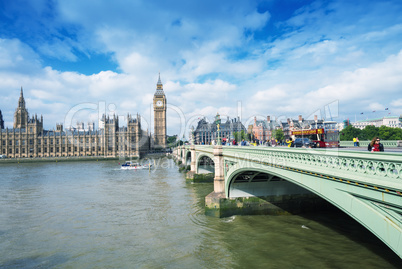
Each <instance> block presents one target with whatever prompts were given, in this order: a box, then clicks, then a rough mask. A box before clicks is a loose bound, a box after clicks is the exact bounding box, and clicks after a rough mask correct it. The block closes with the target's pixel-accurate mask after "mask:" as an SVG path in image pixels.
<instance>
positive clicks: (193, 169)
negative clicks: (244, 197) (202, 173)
mask: <svg viewBox="0 0 402 269" xmlns="http://www.w3.org/2000/svg"><path fill="white" fill-rule="evenodd" d="M190 150H191V172H194V173H195V172H197V171H196V170H197V167H195V161H196V160H195V159H196V155H195V146H194V145H191V147H190Z"/></svg>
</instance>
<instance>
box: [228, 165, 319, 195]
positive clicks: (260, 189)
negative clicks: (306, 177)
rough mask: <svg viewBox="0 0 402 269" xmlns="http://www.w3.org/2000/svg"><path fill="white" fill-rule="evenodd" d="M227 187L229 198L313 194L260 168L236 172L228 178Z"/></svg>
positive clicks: (242, 169) (280, 176)
mask: <svg viewBox="0 0 402 269" xmlns="http://www.w3.org/2000/svg"><path fill="white" fill-rule="evenodd" d="M227 186H228V188H227V193H226V195H227V197H228V198H236V197H248V196H260V197H261V196H279V195H293V194H311V193H312V191H311V190H309V189H308V188H305V187H304V186H300V185H298V184H295V183H294V182H292V181H291V180H289V179H288V178H286V177H283V176H282V175H280V174H278V173H275V172H274V173H272V171H266V170H264V169H258V168H253V169H250V168H248V169H247V168H241V169H238V170H236V171H235V172H234V173H232V174H231V175H230V177H229V178H228V181H227Z"/></svg>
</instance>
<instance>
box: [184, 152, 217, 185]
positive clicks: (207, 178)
mask: <svg viewBox="0 0 402 269" xmlns="http://www.w3.org/2000/svg"><path fill="white" fill-rule="evenodd" d="M190 151H191V165H190V171H188V172H187V173H186V180H188V181H192V182H196V183H200V182H212V180H213V178H212V177H213V174H197V166H196V164H197V163H196V158H197V155H196V152H195V146H194V145H192V146H190Z"/></svg>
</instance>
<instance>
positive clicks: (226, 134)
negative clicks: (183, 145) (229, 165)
mask: <svg viewBox="0 0 402 269" xmlns="http://www.w3.org/2000/svg"><path fill="white" fill-rule="evenodd" d="M218 124H219V129H220V136H221V139H222V140H223V141H226V140H232V139H233V138H234V136H233V133H234V132H241V131H244V132H247V130H246V128H245V127H244V125H243V124H242V123H241V121H240V119H239V118H237V119H236V118H234V119H229V117H228V118H227V120H226V122H224V123H222V120H221V118H220V115H219V114H217V115H216V116H215V121H214V122H212V123H209V122H207V120H206V119H205V118H202V119H201V120H200V121H198V124H197V128H196V129H195V131H194V132H193V134H191V138H192V139H194V143H195V144H197V145H201V144H203V145H208V144H211V143H212V141H214V140H215V141H216V140H217V139H218Z"/></svg>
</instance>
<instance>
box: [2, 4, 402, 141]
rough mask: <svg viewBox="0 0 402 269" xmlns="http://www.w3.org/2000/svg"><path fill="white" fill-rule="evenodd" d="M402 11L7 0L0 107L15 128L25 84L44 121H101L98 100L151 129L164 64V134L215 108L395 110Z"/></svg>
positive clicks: (401, 105) (401, 70)
mask: <svg viewBox="0 0 402 269" xmlns="http://www.w3.org/2000/svg"><path fill="white" fill-rule="evenodd" d="M401 14H402V2H401V1H399V0H394V1H392V0H391V1H369V0H364V1H363V0H362V1H359V0H357V1H300V0H275V1H274V0H271V1H242V0H230V1H229V0H222V1H209V0H204V1H141V0H135V1H123V0H116V1H106V0H104V1H102V0H99V1H82V0H81V1H76V0H69V1H56V0H53V1H45V0H25V1H22V0H13V1H5V0H3V1H0V96H1V99H0V110H2V112H3V116H4V120H5V122H6V126H8V127H12V121H13V113H14V110H15V108H16V106H17V103H18V97H19V94H20V88H21V86H22V87H23V89H24V96H25V99H26V103H27V108H28V111H29V112H30V114H31V115H32V114H35V113H36V114H38V115H39V114H43V117H44V121H45V128H47V129H52V128H55V124H56V123H59V122H61V123H65V124H67V123H68V122H72V123H73V124H74V122H75V121H84V122H88V121H89V120H94V121H96V120H97V116H98V114H99V112H97V111H96V109H94V105H96V106H98V107H99V111H102V112H106V113H116V114H117V115H120V118H121V120H120V123H121V125H124V122H125V116H126V115H127V113H131V114H137V113H139V114H140V115H141V116H142V117H143V128H144V129H147V128H149V129H152V128H153V127H152V124H151V122H152V120H151V119H152V116H151V103H152V97H153V94H154V92H155V89H156V82H157V80H158V72H160V73H161V80H162V83H163V84H164V90H165V93H166V95H167V100H168V104H169V109H168V134H169V135H173V134H181V133H183V132H184V133H185V134H187V133H188V128H189V126H191V125H195V124H196V121H197V120H198V118H200V117H204V116H205V117H207V118H208V119H210V120H212V118H213V116H214V115H215V114H216V113H217V112H219V113H220V114H221V115H222V116H224V117H226V116H230V117H232V118H233V117H236V116H240V117H241V120H242V121H243V123H245V124H247V123H250V122H252V120H253V118H254V116H256V117H258V118H266V116H267V115H270V116H271V118H275V119H283V120H284V119H286V118H297V116H298V115H303V117H305V118H311V117H312V116H313V115H314V114H318V115H319V117H321V116H322V117H325V118H326V119H330V118H332V119H333V120H336V121H342V120H344V119H345V118H350V119H351V120H352V121H354V119H355V117H356V119H357V120H361V119H365V118H375V117H382V116H385V115H388V113H391V115H398V116H399V115H400V114H402V16H401ZM328 108H329V109H328ZM386 108H388V110H385V109H386ZM72 111H75V112H74V113H72ZM328 111H330V113H328ZM373 111H376V112H373ZM362 112H363V113H364V114H363V115H362V114H361V113H362Z"/></svg>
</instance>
